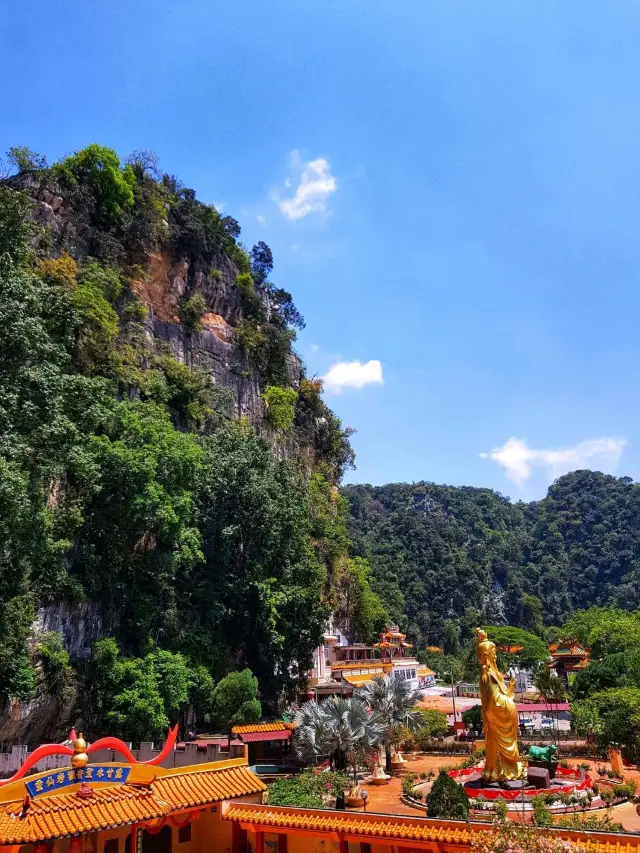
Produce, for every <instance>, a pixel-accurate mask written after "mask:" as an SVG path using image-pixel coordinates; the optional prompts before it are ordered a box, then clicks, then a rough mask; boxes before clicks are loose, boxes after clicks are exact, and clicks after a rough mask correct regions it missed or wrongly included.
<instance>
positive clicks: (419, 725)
mask: <svg viewBox="0 0 640 853" xmlns="http://www.w3.org/2000/svg"><path fill="white" fill-rule="evenodd" d="M416 729H417V731H416V734H417V735H418V736H419V737H420V738H432V737H438V735H443V734H445V733H446V732H447V731H448V730H449V722H448V720H447V715H446V714H444V713H443V712H442V711H436V710H435V709H433V708H425V709H420V711H419V712H418V718H417V721H416Z"/></svg>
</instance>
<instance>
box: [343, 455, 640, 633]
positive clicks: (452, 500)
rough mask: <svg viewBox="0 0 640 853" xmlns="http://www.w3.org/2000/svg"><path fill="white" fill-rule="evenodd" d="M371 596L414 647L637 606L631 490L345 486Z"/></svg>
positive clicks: (639, 592)
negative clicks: (521, 492)
mask: <svg viewBox="0 0 640 853" xmlns="http://www.w3.org/2000/svg"><path fill="white" fill-rule="evenodd" d="M343 494H344V495H345V496H346V497H347V499H348V502H349V511H350V527H349V529H350V534H351V538H352V541H353V549H354V553H355V554H356V555H359V556H362V557H367V558H368V559H369V561H370V564H371V569H372V572H373V579H374V588H375V589H376V590H377V591H378V592H379V594H380V595H381V596H382V597H383V599H384V601H385V602H386V604H387V606H388V608H389V610H390V612H391V614H392V615H393V616H394V617H395V618H396V619H397V620H398V621H399V622H400V624H402V625H404V626H405V627H407V628H408V630H409V633H410V634H411V636H412V638H413V639H414V640H416V641H417V642H418V643H419V644H426V643H435V644H441V643H442V642H443V640H444V638H445V636H449V637H455V636H461V638H462V639H465V638H467V637H468V636H470V632H471V631H472V629H473V627H475V625H478V624H484V623H491V624H501V623H502V624H504V623H509V624H512V625H518V626H520V627H523V628H528V629H533V630H539V629H540V628H541V627H542V626H543V625H547V626H549V625H561V624H563V623H564V622H565V621H566V619H567V617H568V616H569V615H570V614H571V612H572V611H573V610H575V609H578V608H587V607H589V606H590V605H592V604H609V603H610V604H615V605H618V606H620V607H623V608H626V609H635V608H637V607H638V606H639V605H640V485H638V484H636V483H633V482H632V481H631V479H629V478H627V477H622V478H616V477H612V476H608V475H605V474H601V473H598V472H594V471H575V472H573V473H571V474H567V475H566V476H563V477H561V478H560V479H558V480H557V481H556V482H555V483H554V484H553V485H552V486H551V488H550V489H549V491H548V494H547V496H546V497H545V498H544V499H543V500H541V501H538V502H535V503H529V504H523V503H516V504H512V503H511V502H510V501H508V500H507V499H505V498H503V497H502V496H501V495H499V494H498V493H496V492H493V491H491V490H489V489H475V488H467V487H463V488H455V487H452V486H437V485H434V484H433V483H424V482H423V483H414V484H406V483H391V484H388V485H385V486H378V487H372V486H368V485H362V486H347V487H345V488H344V490H343Z"/></svg>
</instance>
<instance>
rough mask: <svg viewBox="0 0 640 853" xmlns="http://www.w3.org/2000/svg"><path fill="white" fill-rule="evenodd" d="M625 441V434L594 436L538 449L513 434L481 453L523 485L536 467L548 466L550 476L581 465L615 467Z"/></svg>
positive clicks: (558, 474)
mask: <svg viewBox="0 0 640 853" xmlns="http://www.w3.org/2000/svg"><path fill="white" fill-rule="evenodd" d="M626 443H627V442H626V439H624V438H592V439H587V440H586V441H580V442H579V443H578V444H574V445H572V446H571V447H564V448H561V449H553V448H542V449H540V450H536V449H534V448H533V447H529V445H528V444H527V442H526V441H523V440H522V439H521V438H516V437H515V436H512V437H511V438H510V439H508V440H507V441H505V443H504V444H503V445H502V447H495V448H494V449H493V450H492V451H491V452H490V453H481V454H480V456H482V458H483V459H492V460H493V461H494V462H496V463H497V464H498V465H500V466H502V468H504V470H505V471H506V473H507V477H509V479H510V480H513V482H514V483H517V484H518V485H522V483H524V482H525V480H528V479H529V477H530V476H531V474H532V472H533V468H534V467H538V468H543V469H545V470H546V471H547V474H548V476H549V479H550V480H555V479H556V478H557V477H560V476H561V475H562V474H566V473H567V472H568V471H575V470H577V469H579V468H589V469H599V468H602V469H608V470H609V471H611V470H615V468H616V467H617V465H618V462H619V461H620V457H621V456H622V452H623V451H624V448H625V446H626Z"/></svg>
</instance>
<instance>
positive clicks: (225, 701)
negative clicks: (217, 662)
mask: <svg viewBox="0 0 640 853" xmlns="http://www.w3.org/2000/svg"><path fill="white" fill-rule="evenodd" d="M212 711H213V715H214V718H215V719H216V720H217V723H218V725H219V726H220V727H221V728H222V729H224V731H227V732H230V731H231V728H232V727H233V726H240V725H243V724H244V723H254V722H255V721H256V720H259V719H260V715H261V714H262V707H261V705H260V702H259V701H258V679H257V678H256V677H255V676H254V674H253V673H252V672H251V670H250V669H243V670H242V671H241V672H230V673H229V675H226V676H225V677H224V678H223V679H222V680H221V681H219V682H218V684H217V685H216V687H215V689H214V691H213V707H212Z"/></svg>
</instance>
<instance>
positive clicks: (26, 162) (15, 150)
mask: <svg viewBox="0 0 640 853" xmlns="http://www.w3.org/2000/svg"><path fill="white" fill-rule="evenodd" d="M7 158H8V160H9V162H10V163H11V164H12V165H13V166H15V167H16V169H17V170H18V172H38V171H40V170H41V169H46V168H47V158H46V157H45V156H44V154H36V152H35V151H32V150H31V149H30V148H27V146H26V145H17V146H15V145H14V146H12V147H11V148H10V149H9V150H8V151H7Z"/></svg>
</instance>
